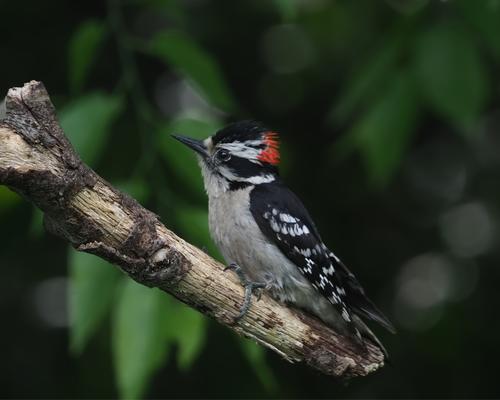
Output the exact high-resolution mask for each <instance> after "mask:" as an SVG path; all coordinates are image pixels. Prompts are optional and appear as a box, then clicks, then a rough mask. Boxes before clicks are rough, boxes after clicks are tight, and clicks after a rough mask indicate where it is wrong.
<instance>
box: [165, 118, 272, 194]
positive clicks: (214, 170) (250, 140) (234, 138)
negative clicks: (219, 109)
mask: <svg viewBox="0 0 500 400" xmlns="http://www.w3.org/2000/svg"><path fill="white" fill-rule="evenodd" d="M173 137H174V138H175V139H177V140H179V141H180V142H181V143H183V144H185V145H186V146H188V147H189V148H191V149H192V150H194V151H195V152H196V153H197V155H198V158H199V163H200V166H201V169H202V174H203V178H204V182H205V188H206V190H207V192H208V193H209V194H219V193H221V192H224V191H227V190H238V189H242V188H245V187H248V186H250V185H258V184H262V183H269V182H272V181H274V180H275V179H276V178H277V177H278V164H279V158H280V155H279V142H278V134H277V133H275V132H272V131H270V130H269V129H267V128H265V127H264V126H262V125H261V124H259V123H258V122H255V121H241V122H236V123H233V124H230V125H228V126H226V127H225V128H223V129H221V130H219V131H218V132H216V133H215V134H214V135H213V136H210V137H208V138H206V139H205V140H197V139H191V138H188V137H185V136H177V135H173Z"/></svg>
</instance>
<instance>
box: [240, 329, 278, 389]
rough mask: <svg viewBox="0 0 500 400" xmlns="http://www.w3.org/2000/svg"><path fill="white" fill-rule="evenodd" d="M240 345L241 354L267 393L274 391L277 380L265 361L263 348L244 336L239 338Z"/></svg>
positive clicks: (276, 387) (276, 386)
mask: <svg viewBox="0 0 500 400" xmlns="http://www.w3.org/2000/svg"><path fill="white" fill-rule="evenodd" d="M240 345H241V350H242V351H243V354H244V355H245V357H246V359H247V360H248V362H249V363H250V365H251V366H252V368H253V370H254V372H255V374H256V375H257V378H259V381H260V383H262V385H263V386H264V387H265V389H266V390H267V391H268V392H269V393H276V392H277V390H278V381H277V380H276V376H275V375H274V373H273V371H272V369H271V368H270V367H269V365H268V364H267V362H266V351H265V349H264V348H263V347H262V346H260V345H258V344H257V343H255V342H253V341H252V340H248V339H244V338H240Z"/></svg>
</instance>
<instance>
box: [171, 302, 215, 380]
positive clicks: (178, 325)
mask: <svg viewBox="0 0 500 400" xmlns="http://www.w3.org/2000/svg"><path fill="white" fill-rule="evenodd" d="M169 311H170V312H169V315H168V320H167V321H166V324H165V332H166V337H167V339H168V340H169V341H171V342H173V343H176V344H177V346H178V350H177V365H178V366H179V369H180V370H182V371H187V370H188V369H189V368H190V367H191V365H192V364H193V362H194V361H195V360H196V358H197V357H198V356H199V354H200V353H201V350H203V345H204V344H205V339H206V334H207V319H206V318H205V317H204V316H203V315H202V314H200V313H199V312H198V311H196V310H193V309H192V308H189V307H188V306H186V305H184V304H182V303H180V302H178V301H175V303H174V304H172V307H171V308H170V310H169Z"/></svg>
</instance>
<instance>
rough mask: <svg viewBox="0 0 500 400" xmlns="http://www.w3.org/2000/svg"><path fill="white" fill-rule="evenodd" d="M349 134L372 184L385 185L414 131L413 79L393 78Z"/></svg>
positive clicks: (414, 102)
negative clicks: (359, 153)
mask: <svg viewBox="0 0 500 400" xmlns="http://www.w3.org/2000/svg"><path fill="white" fill-rule="evenodd" d="M383 93H384V95H383V96H382V97H380V99H378V100H377V101H376V102H375V103H374V104H373V106H372V107H371V108H370V109H369V110H368V111H367V112H366V114H365V115H364V116H363V117H362V118H361V120H360V121H359V122H358V123H357V124H356V125H355V126H354V128H353V129H352V131H351V132H350V133H349V135H350V140H352V141H353V143H354V145H355V146H356V147H357V148H358V149H359V151H360V152H361V155H362V157H363V160H364V162H365V166H366V170H367V173H368V176H369V178H370V180H371V182H372V184H374V185H376V186H383V185H385V184H387V183H388V182H389V181H390V179H391V178H392V176H393V175H394V173H395V172H396V170H397V167H398V166H399V163H400V161H401V159H402V158H403V155H404V154H405V151H406V149H407V148H408V146H409V143H410V140H411V137H412V135H413V133H414V130H415V123H416V120H417V111H418V104H417V102H416V99H415V91H414V86H413V82H412V80H411V79H410V78H409V77H408V76H407V75H404V74H400V75H397V76H395V77H394V78H393V81H392V82H391V84H390V86H389V88H388V90H386V91H384V92H383Z"/></svg>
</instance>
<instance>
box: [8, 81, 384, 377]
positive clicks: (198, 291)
mask: <svg viewBox="0 0 500 400" xmlns="http://www.w3.org/2000/svg"><path fill="white" fill-rule="evenodd" d="M4 107H5V108H4V110H3V111H0V118H2V115H1V114H2V113H3V114H4V115H3V119H0V184H4V185H7V186H8V187H9V188H11V189H12V190H14V191H16V192H17V193H20V194H21V195H23V196H24V197H25V198H26V199H28V200H29V201H31V202H32V203H34V204H35V205H36V206H37V207H39V208H40V209H41V210H42V211H43V212H44V217H45V219H44V224H45V227H46V228H47V229H48V230H49V231H50V232H52V233H54V234H56V235H58V236H60V237H61V238H63V239H65V240H68V241H69V242H70V243H71V244H72V245H73V246H74V247H75V248H76V249H78V250H81V251H86V252H89V253H93V254H96V255H98V256H99V257H102V258H104V259H106V260H108V261H109V262H111V263H113V264H116V265H117V266H118V267H119V268H121V269H122V270H123V271H124V272H126V273H127V274H129V275H130V276H131V277H132V278H133V279H135V280H136V281H137V282H139V283H142V284H144V285H148V286H151V287H158V288H161V289H162V290H164V291H167V292H169V293H171V294H172V295H174V296H175V297H177V298H178V299H179V300H180V301H182V302H184V303H186V304H188V305H190V306H192V307H194V308H196V309H197V310H199V311H200V312H202V313H204V314H206V315H209V316H210V317H212V318H214V319H215V320H217V321H218V322H220V323H221V324H224V325H227V326H228V327H229V328H230V329H233V330H234V331H236V332H237V333H238V334H241V335H244V336H246V337H249V338H252V339H254V340H256V341H257V342H259V343H261V344H262V345H264V346H266V347H268V348H270V349H272V350H273V351H275V352H277V353H278V354H280V355H281V356H282V357H283V358H285V359H286V360H288V361H290V362H305V363H307V364H308V365H310V366H312V367H314V368H317V369H318V370H320V371H321V372H323V373H325V374H329V375H333V376H336V377H353V376H362V375H367V374H368V373H370V372H373V371H375V370H377V369H378V368H380V367H381V366H383V365H384V356H383V354H382V352H381V351H380V349H379V348H378V347H376V346H374V345H372V344H371V343H368V342H367V343H366V350H363V349H361V348H360V347H359V346H356V345H355V344H353V343H352V342H351V341H350V340H349V339H347V338H345V337H343V336H340V335H339V334H337V333H336V332H334V331H333V330H332V329H330V328H329V327H327V326H325V325H324V324H323V323H321V322H320V321H318V320H316V319H314V318H312V317H310V316H308V315H305V314H304V313H302V312H300V311H297V310H292V309H290V308H288V307H285V306H283V305H281V304H279V303H277V302H275V301H274V300H273V299H271V298H270V297H268V296H266V295H265V294H264V295H263V296H262V298H261V299H260V301H255V299H254V301H253V303H252V307H251V309H250V311H249V312H248V314H247V315H246V316H245V317H244V318H243V319H242V320H241V321H239V322H238V323H234V316H235V315H237V313H238V310H239V307H240V306H241V303H242V300H243V289H242V287H241V285H240V283H239V281H238V279H237V278H236V277H235V276H234V274H233V273H231V272H223V268H224V266H223V265H221V264H220V263H218V262H216V261H214V260H213V259H212V258H210V257H209V256H208V255H206V254H205V253H204V252H203V251H201V250H199V249H197V248H196V247H194V246H192V245H190V244H189V243H187V242H185V241H184V240H182V239H181V238H179V237H178V236H176V235H175V234H174V233H172V232H171V231H170V230H168V229H167V228H166V227H165V226H164V225H163V224H162V223H161V222H160V221H159V220H158V217H157V216H156V215H155V214H153V213H152V212H150V211H148V210H146V209H145V208H143V207H142V206H141V205H140V204H139V203H137V202H136V201H135V200H133V199H132V198H130V197H129V196H127V195H126V194H124V193H121V192H120V191H118V190H116V189H115V188H113V187H112V186H111V185H110V184H109V183H107V182H106V181H105V180H104V179H102V178H101V177H99V176H98V175H97V174H96V173H95V172H94V171H92V170H91V169H90V168H89V167H87V166H86V165H85V164H83V162H82V161H81V159H80V158H79V157H78V155H77V154H76V153H75V151H74V149H73V147H72V146H71V144H70V143H69V141H68V139H67V138H66V136H65V135H64V133H63V131H62V129H61V128H60V126H59V123H58V121H57V117H56V114H55V109H54V107H53V105H52V103H51V102H50V99H49V96H48V93H47V92H46V90H45V88H44V86H43V84H42V83H40V82H35V81H32V82H30V83H28V84H25V85H24V87H22V88H13V89H10V90H9V93H8V94H7V97H6V100H5V105H4Z"/></svg>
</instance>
